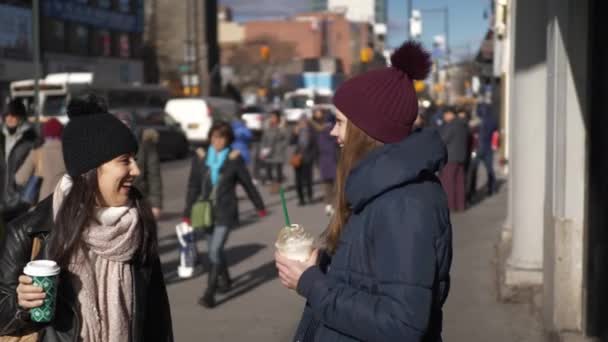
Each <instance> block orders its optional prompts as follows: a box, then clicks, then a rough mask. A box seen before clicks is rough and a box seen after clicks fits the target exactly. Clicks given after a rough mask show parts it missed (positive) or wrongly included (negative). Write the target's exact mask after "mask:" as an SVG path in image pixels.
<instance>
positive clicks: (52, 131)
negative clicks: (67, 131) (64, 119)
mask: <svg viewBox="0 0 608 342" xmlns="http://www.w3.org/2000/svg"><path fill="white" fill-rule="evenodd" d="M62 132H63V125H62V124H61V122H59V120H57V119H55V118H51V119H49V120H48V121H47V122H45V123H44V125H43V126H42V136H43V137H45V138H60V137H61V133H62Z"/></svg>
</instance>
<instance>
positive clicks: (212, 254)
mask: <svg viewBox="0 0 608 342" xmlns="http://www.w3.org/2000/svg"><path fill="white" fill-rule="evenodd" d="M228 231H229V229H228V227H227V226H215V227H213V229H212V230H210V231H208V232H206V233H205V236H206V238H207V247H208V249H207V253H208V254H209V260H210V261H211V263H212V264H214V265H219V264H222V263H224V264H225V263H226V255H225V254H226V253H225V252H224V245H226V240H228Z"/></svg>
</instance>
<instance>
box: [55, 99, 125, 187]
mask: <svg viewBox="0 0 608 342" xmlns="http://www.w3.org/2000/svg"><path fill="white" fill-rule="evenodd" d="M67 111H68V117H69V118H70V121H69V122H68V124H67V125H66V126H65V129H64V130H63V137H62V140H63V159H64V161H65V166H66V169H67V171H68V174H69V175H70V176H71V177H72V178H74V177H77V176H80V175H82V174H84V173H86V172H88V171H90V170H93V169H95V168H97V167H99V166H101V165H102V164H105V163H106V162H109V161H110V160H112V159H114V158H116V157H118V156H121V155H123V154H128V153H136V152H137V140H136V139H135V136H134V135H133V133H131V130H130V129H129V128H128V127H127V126H126V125H125V124H124V123H122V122H121V121H120V120H119V119H118V118H116V117H115V116H114V115H112V114H110V113H108V110H107V108H106V106H105V104H104V102H103V101H102V100H101V99H100V98H98V97H96V96H95V95H88V96H87V97H85V98H76V99H73V100H72V101H70V103H69V104H68V110H67Z"/></svg>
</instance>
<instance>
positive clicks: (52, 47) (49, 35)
mask: <svg viewBox="0 0 608 342" xmlns="http://www.w3.org/2000/svg"><path fill="white" fill-rule="evenodd" d="M45 26H46V29H45V30H44V32H43V35H44V45H45V46H44V49H45V50H47V51H53V52H65V42H66V35H65V24H64V23H63V22H62V21H58V20H53V19H47V20H46V23H45Z"/></svg>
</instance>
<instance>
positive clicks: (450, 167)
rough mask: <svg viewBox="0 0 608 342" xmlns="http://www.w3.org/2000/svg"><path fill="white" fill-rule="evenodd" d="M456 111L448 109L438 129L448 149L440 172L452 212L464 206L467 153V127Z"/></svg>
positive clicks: (462, 208) (460, 209)
mask: <svg viewBox="0 0 608 342" xmlns="http://www.w3.org/2000/svg"><path fill="white" fill-rule="evenodd" d="M455 112H456V110H455V109H454V108H452V107H448V108H447V109H446V111H445V113H444V115H443V121H444V122H445V123H444V124H443V126H441V128H440V133H441V138H442V139H443V142H444V143H445V144H446V146H447V149H448V163H447V164H446V166H445V167H444V168H443V170H442V171H441V184H442V185H443V187H444V189H445V192H446V193H447V195H448V203H449V206H450V209H451V210H453V211H462V210H464V209H465V206H466V194H465V162H466V161H467V158H468V155H467V153H468V151H469V142H470V140H469V126H468V125H467V123H466V122H465V121H463V120H461V119H460V118H457V117H456V113H455Z"/></svg>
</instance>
